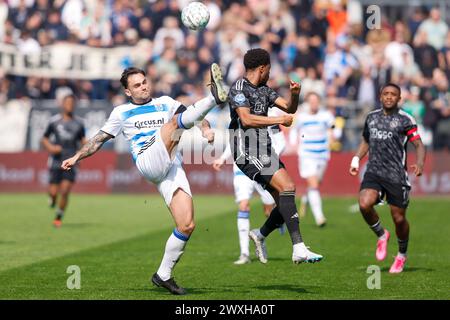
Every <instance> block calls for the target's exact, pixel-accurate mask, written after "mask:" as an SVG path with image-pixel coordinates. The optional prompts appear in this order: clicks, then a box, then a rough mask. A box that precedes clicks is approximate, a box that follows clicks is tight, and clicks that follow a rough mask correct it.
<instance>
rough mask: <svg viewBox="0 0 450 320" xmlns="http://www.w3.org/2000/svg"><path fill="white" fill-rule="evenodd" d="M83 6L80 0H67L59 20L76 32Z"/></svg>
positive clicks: (78, 28) (78, 27)
mask: <svg viewBox="0 0 450 320" xmlns="http://www.w3.org/2000/svg"><path fill="white" fill-rule="evenodd" d="M116 2H120V1H116ZM83 7H84V5H83V1H82V0H67V1H65V2H64V4H63V6H62V11H61V21H62V22H63V23H64V24H65V25H66V27H67V28H68V29H69V30H70V31H71V32H78V31H79V30H80V28H81V19H82V18H83Z"/></svg>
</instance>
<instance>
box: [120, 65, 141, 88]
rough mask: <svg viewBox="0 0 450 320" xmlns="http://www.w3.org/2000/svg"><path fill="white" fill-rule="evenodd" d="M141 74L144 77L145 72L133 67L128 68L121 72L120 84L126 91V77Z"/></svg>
mask: <svg viewBox="0 0 450 320" xmlns="http://www.w3.org/2000/svg"><path fill="white" fill-rule="evenodd" d="M138 73H140V74H142V75H143V76H144V77H145V71H144V70H142V69H139V68H135V67H129V68H126V69H125V70H123V72H122V75H121V76H120V83H121V84H122V86H123V87H124V88H125V89H127V88H128V77H129V76H131V75H133V74H138Z"/></svg>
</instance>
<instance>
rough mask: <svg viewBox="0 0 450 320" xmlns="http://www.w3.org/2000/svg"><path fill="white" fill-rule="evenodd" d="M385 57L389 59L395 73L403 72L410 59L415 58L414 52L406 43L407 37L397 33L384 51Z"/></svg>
mask: <svg viewBox="0 0 450 320" xmlns="http://www.w3.org/2000/svg"><path fill="white" fill-rule="evenodd" d="M384 55H385V56H386V58H387V59H388V61H389V63H390V64H391V66H392V68H393V70H394V71H399V72H400V71H402V69H403V68H404V67H405V63H406V62H407V61H408V59H410V58H413V50H412V48H411V47H410V46H409V45H408V44H407V43H406V41H405V35H404V33H402V32H397V33H396V34H395V38H394V40H393V41H391V42H390V43H389V44H388V45H387V46H386V48H385V49H384ZM404 55H406V56H407V57H406V59H405V57H404Z"/></svg>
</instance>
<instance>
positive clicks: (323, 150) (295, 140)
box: [289, 92, 342, 227]
mask: <svg viewBox="0 0 450 320" xmlns="http://www.w3.org/2000/svg"><path fill="white" fill-rule="evenodd" d="M303 106H304V110H302V112H298V113H297V114H296V118H295V120H294V125H293V126H292V127H291V130H290V131H289V140H290V141H289V142H290V144H291V145H298V148H297V150H298V151H297V152H298V160H299V163H298V169H299V172H300V176H301V177H302V178H303V179H306V182H307V191H306V194H305V195H303V197H302V203H301V206H300V212H299V214H300V217H304V216H305V214H306V209H307V205H308V204H309V205H310V206H311V211H312V213H313V216H314V220H315V222H316V224H317V225H318V226H319V227H323V226H325V224H326V221H327V220H326V218H325V215H324V213H323V210H322V197H321V196H320V191H319V187H320V184H321V182H322V178H323V175H324V173H325V170H326V168H327V165H328V161H329V160H330V144H331V143H332V142H333V141H334V140H335V139H339V138H340V137H341V135H342V129H336V128H335V126H334V122H335V118H334V116H333V115H332V114H331V112H329V111H328V110H323V109H322V108H321V107H322V106H321V98H320V96H319V95H318V94H317V93H315V92H309V93H308V94H307V95H306V96H305V104H304V105H303Z"/></svg>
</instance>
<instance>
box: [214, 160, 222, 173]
mask: <svg viewBox="0 0 450 320" xmlns="http://www.w3.org/2000/svg"><path fill="white" fill-rule="evenodd" d="M224 163H225V160H223V159H221V158H219V159H216V160H214V162H213V168H214V170H216V171H220V170H222V166H223V164H224Z"/></svg>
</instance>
